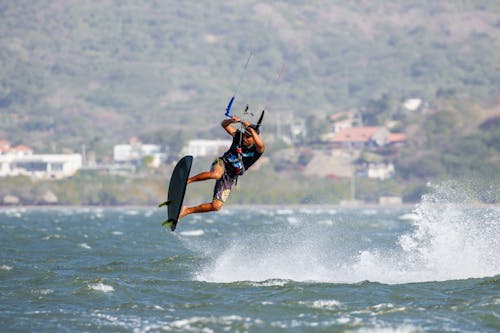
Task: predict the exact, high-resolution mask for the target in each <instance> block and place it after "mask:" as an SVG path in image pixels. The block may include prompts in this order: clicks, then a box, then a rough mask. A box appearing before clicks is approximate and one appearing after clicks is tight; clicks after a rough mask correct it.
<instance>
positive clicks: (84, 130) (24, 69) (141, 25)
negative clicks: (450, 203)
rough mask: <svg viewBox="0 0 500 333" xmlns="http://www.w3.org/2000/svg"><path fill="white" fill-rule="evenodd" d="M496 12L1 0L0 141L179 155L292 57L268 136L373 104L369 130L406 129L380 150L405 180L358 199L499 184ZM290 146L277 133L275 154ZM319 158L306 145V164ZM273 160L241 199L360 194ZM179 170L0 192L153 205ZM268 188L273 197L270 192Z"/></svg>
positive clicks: (450, 2)
mask: <svg viewBox="0 0 500 333" xmlns="http://www.w3.org/2000/svg"><path fill="white" fill-rule="evenodd" d="M499 15H500V8H499V6H498V4H497V1H496V0H485V1H481V3H480V4H479V3H477V2H476V1H470V0H466V1H458V2H457V1H454V0H446V1H439V2H433V1H419V0H410V1H402V0H398V1H392V2H387V1H384V0H374V1H365V2H355V3H354V2H353V3H349V2H341V1H326V0H318V1H314V2H307V1H293V2H277V3H266V2H259V1H257V0H250V1H243V2H230V3H228V2H227V1H222V0H217V1H211V2H210V4H208V3H207V4H205V3H203V2H199V1H193V0H187V1H182V2H172V1H146V2H141V3H140V4H139V3H137V2H133V1H113V0H103V1H81V2H64V1H50V0H49V1H38V2H34V3H33V2H29V1H6V2H5V1H4V2H3V3H2V4H0V32H2V33H1V34H0V139H8V140H9V141H11V142H12V143H13V144H14V145H15V144H20V143H23V144H26V145H28V146H31V147H33V148H34V149H35V151H36V152H61V151H80V150H81V148H82V145H85V149H86V151H87V153H88V155H89V156H96V158H97V161H98V162H106V161H109V160H110V155H111V153H112V146H113V145H114V144H117V143H123V142H127V141H128V139H129V138H130V137H131V136H138V137H140V138H141V139H142V141H143V142H148V143H157V144H161V145H162V146H165V147H167V149H168V153H169V155H170V157H171V158H173V159H175V158H176V155H177V154H179V152H180V150H181V147H182V146H183V144H184V143H185V141H186V140H188V139H193V138H221V137H223V135H224V133H223V132H222V131H220V128H219V125H218V123H219V121H220V119H221V117H222V115H223V110H224V108H225V107H226V104H227V102H228V100H229V98H230V96H231V95H232V94H233V92H234V90H233V89H234V87H235V85H236V83H237V80H238V76H239V74H240V72H241V70H242V67H243V65H244V62H245V60H246V59H247V56H248V54H249V53H250V52H254V57H253V59H252V62H251V63H250V64H249V67H248V71H247V75H246V79H245V80H244V81H243V83H242V85H241V88H240V91H239V92H238V96H237V99H236V103H235V105H234V109H235V110H236V111H239V110H242V109H243V107H244V105H245V104H246V103H249V104H250V109H251V110H252V111H253V112H256V111H257V110H260V109H261V108H262V107H263V106H264V103H265V101H266V97H267V96H268V94H269V93H270V91H271V88H272V85H273V81H274V79H275V77H276V74H277V72H278V70H279V69H280V68H281V65H282V64H283V63H285V64H286V71H285V75H284V77H283V79H282V81H281V82H280V85H279V87H278V89H277V90H276V93H275V94H274V95H273V98H272V104H271V106H270V107H269V108H268V111H269V112H267V115H266V120H265V124H264V129H265V131H266V132H267V133H272V132H277V130H276V129H277V125H278V123H281V125H283V126H285V125H286V121H285V119H290V118H291V117H292V118H295V119H302V120H304V122H305V126H306V128H307V133H308V135H307V136H306V137H302V138H298V142H299V143H300V144H303V145H306V146H309V147H313V148H317V147H318V142H319V140H320V138H321V136H322V134H324V133H325V132H326V131H328V126H327V125H328V123H327V122H326V121H325V120H326V119H327V117H328V115H331V114H333V113H335V112H339V111H346V110H348V109H351V108H357V109H360V110H361V111H362V114H363V120H364V122H365V125H379V124H384V123H385V122H386V121H388V120H396V121H399V123H398V125H397V127H396V128H395V129H397V130H398V131H403V132H405V133H406V134H407V135H408V137H409V140H410V141H409V142H408V144H407V146H406V147H405V148H404V149H401V150H398V151H385V152H381V151H378V152H368V153H377V154H379V155H380V156H382V158H383V159H384V160H389V161H393V162H394V163H395V164H396V170H397V176H396V178H395V179H394V180H392V181H387V182H375V183H372V182H368V181H367V182H366V183H364V181H363V180H361V181H360V183H359V184H358V188H364V190H360V192H358V193H357V197H358V198H362V199H365V200H369V201H374V200H376V199H375V198H376V196H377V195H382V194H385V193H388V194H391V193H392V194H394V195H402V196H404V197H405V199H407V200H410V201H413V200H418V197H419V195H420V194H421V193H422V190H423V188H424V185H423V184H425V182H426V181H427V180H429V179H447V178H453V179H478V180H481V181H486V182H498V175H499V174H500V172H499V171H500V169H499V168H500V167H499V166H500V163H499V162H500V161H499V151H498V149H499V148H498V147H499V146H500V142H499V141H500V133H499V129H498V128H499V126H498V125H499V122H498V114H499V109H498V102H495V101H498V97H499V96H500V94H499V87H500V72H499V67H498V63H499V60H498V49H500V30H499V21H498V17H499ZM408 97H417V98H421V99H423V100H424V101H425V102H426V103H429V106H428V107H426V108H425V110H426V112H414V113H408V112H402V110H400V105H401V101H402V100H404V99H405V98H408ZM283 146H285V144H284V143H282V142H279V141H278V142H276V143H274V146H273V147H271V148H270V149H269V150H268V152H267V153H266V154H269V155H272V154H273V152H274V151H277V150H278V149H279V148H280V147H283ZM309 158H310V156H309V155H308V154H302V155H301V156H300V158H299V160H300V161H299V162H300V163H301V164H307V162H308V160H309ZM363 158H365V159H366V161H370V160H373V159H375V160H377V159H378V158H379V157H377V156H374V155H370V154H365V155H364V156H363ZM143 162H144V163H145V164H147V163H148V161H143ZM208 163H210V162H208ZM208 165H209V164H208ZM278 169H279V167H278ZM276 170H277V168H276V166H275V165H270V166H266V167H264V168H263V169H262V170H261V171H260V172H259V177H257V176H256V177H255V178H252V177H253V175H252V174H250V175H248V176H245V178H243V179H242V183H244V184H245V185H244V186H241V189H240V188H238V190H237V191H235V194H234V195H233V196H232V200H233V199H234V200H235V201H237V202H244V203H247V202H257V203H265V202H266V203H267V202H273V203H280V202H290V201H293V202H294V203H299V202H304V203H305V202H311V203H312V202H318V201H319V202H322V201H327V202H338V201H339V200H341V199H346V198H349V184H347V183H344V182H342V181H333V180H328V181H325V180H324V179H323V180H312V179H305V178H303V177H302V176H301V175H300V174H299V173H298V172H297V174H293V173H292V174H290V173H288V171H286V172H285V171H283V170H280V171H283V172H281V173H277V172H276ZM168 175H169V173H168V172H165V171H163V172H160V173H158V174H146V175H145V176H144V177H143V178H134V179H128V178H120V177H109V176H103V175H98V174H85V173H81V174H79V175H77V176H76V177H74V178H72V179H69V180H64V181H61V182H49V181H48V182H33V181H31V180H28V179H24V178H15V179H1V180H0V184H1V187H0V195H2V194H4V193H11V194H13V195H16V196H18V197H20V198H21V199H22V201H23V202H29V203H37V202H36V200H37V199H34V198H36V197H37V195H38V194H39V193H45V192H46V191H47V190H48V189H50V191H51V192H53V193H54V194H56V195H57V197H58V198H59V200H60V202H62V203H70V204H74V203H84V204H135V203H148V204H149V203H153V202H156V201H157V198H158V195H159V193H164V189H163V187H164V185H165V182H166V179H168ZM285 177H286V179H287V181H286V182H283V178H285ZM247 179H249V180H248V181H247ZM250 180H251V181H250ZM283 183H285V184H283ZM264 184H265V185H264ZM268 184H272V185H273V186H272V188H273V191H262V190H261V189H262V188H263V187H264V186H269V185H268ZM259 189H260V190H259ZM208 191H210V190H208ZM200 192H203V191H200ZM263 192H265V193H263ZM37 193H38V194H37ZM239 193H241V195H240V194H239ZM35 194H37V195H35Z"/></svg>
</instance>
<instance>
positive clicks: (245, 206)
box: [0, 203, 500, 211]
mask: <svg viewBox="0 0 500 333" xmlns="http://www.w3.org/2000/svg"><path fill="white" fill-rule="evenodd" d="M419 204H420V203H413V204H411V203H406V204H401V205H378V204H374V203H366V204H360V205H356V206H349V205H339V204H255V205H252V204H234V205H231V204H227V205H226V206H225V209H250V208H253V209H297V208H305V209H359V208H370V209H411V208H416V206H418V205H419ZM447 204H457V205H462V206H465V207H467V208H500V205H498V204H486V203H484V204H482V203H471V204H463V203H434V205H437V206H442V205H447ZM11 209H27V210H36V209H44V210H51V209H53V210H59V209H116V210H119V209H141V210H144V209H154V210H158V211H161V210H162V208H158V207H157V206H156V205H152V206H148V205H123V206H121V205H107V206H100V205H0V211H3V210H11Z"/></svg>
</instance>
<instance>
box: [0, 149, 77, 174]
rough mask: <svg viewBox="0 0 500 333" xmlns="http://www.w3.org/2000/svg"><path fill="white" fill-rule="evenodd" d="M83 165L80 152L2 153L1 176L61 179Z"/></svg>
mask: <svg viewBox="0 0 500 333" xmlns="http://www.w3.org/2000/svg"><path fill="white" fill-rule="evenodd" d="M81 167H82V155H80V154H40V155H38V154H26V155H20V154H0V177H6V176H21V175H22V176H29V177H33V178H53V179H60V178H65V177H70V176H73V175H74V174H75V173H76V172H77V171H78V170H79V169H80V168H81Z"/></svg>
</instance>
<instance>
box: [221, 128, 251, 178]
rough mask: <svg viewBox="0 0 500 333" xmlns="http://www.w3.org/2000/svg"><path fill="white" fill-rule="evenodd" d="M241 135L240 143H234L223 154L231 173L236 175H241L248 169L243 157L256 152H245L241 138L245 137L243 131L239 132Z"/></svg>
mask: <svg viewBox="0 0 500 333" xmlns="http://www.w3.org/2000/svg"><path fill="white" fill-rule="evenodd" d="M239 135H240V138H239V143H238V144H236V145H234V146H233V145H232V146H231V149H229V150H228V151H227V152H225V153H224V155H222V160H223V161H224V164H225V165H226V166H228V167H229V168H228V171H229V174H231V175H234V176H241V175H243V174H244V173H245V171H246V170H245V164H244V163H243V157H251V156H253V154H254V152H253V151H249V152H247V153H244V152H243V149H242V139H241V138H242V137H243V133H242V132H239Z"/></svg>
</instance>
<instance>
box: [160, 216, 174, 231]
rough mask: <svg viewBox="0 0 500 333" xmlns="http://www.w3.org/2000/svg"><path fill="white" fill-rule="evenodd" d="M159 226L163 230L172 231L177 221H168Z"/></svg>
mask: <svg viewBox="0 0 500 333" xmlns="http://www.w3.org/2000/svg"><path fill="white" fill-rule="evenodd" d="M161 225H162V226H163V227H164V228H165V230H167V229H168V228H170V230H172V231H174V230H175V227H177V221H175V220H174V219H169V220H165V221H163V223H162V224H161Z"/></svg>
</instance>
